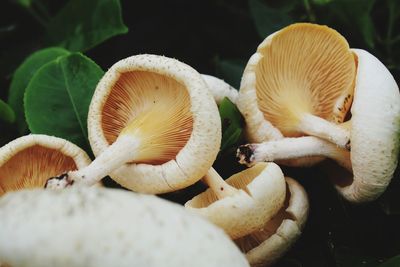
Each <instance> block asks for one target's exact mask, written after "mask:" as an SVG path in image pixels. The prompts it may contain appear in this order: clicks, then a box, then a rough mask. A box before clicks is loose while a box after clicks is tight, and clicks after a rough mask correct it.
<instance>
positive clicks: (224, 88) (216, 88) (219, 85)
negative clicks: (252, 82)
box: [201, 74, 239, 105]
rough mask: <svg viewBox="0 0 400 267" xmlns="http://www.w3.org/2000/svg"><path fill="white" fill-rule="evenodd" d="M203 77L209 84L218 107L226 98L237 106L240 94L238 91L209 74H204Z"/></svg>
mask: <svg viewBox="0 0 400 267" xmlns="http://www.w3.org/2000/svg"><path fill="white" fill-rule="evenodd" d="M201 76H202V77H203V79H204V81H205V82H206V83H207V86H208V89H209V90H210V92H211V94H212V95H213V97H214V99H215V102H217V105H219V104H220V103H221V101H222V100H223V99H224V98H225V97H227V98H228V99H229V100H230V101H231V102H232V103H234V104H236V101H237V98H238V94H239V91H238V90H236V89H235V88H233V87H232V86H231V85H229V84H228V83H226V82H225V81H223V80H221V79H219V78H217V77H214V76H211V75H207V74H202V75H201Z"/></svg>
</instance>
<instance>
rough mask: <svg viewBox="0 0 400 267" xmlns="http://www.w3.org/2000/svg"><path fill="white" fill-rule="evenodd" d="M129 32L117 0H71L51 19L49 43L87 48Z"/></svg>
mask: <svg viewBox="0 0 400 267" xmlns="http://www.w3.org/2000/svg"><path fill="white" fill-rule="evenodd" d="M126 32H128V28H127V27H126V26H125V25H124V23H123V22H122V16H121V6H120V3H119V1H118V0H85V1H82V0H71V1H69V2H68V3H67V5H66V6H65V7H64V8H63V9H62V10H61V11H60V12H59V13H58V14H57V15H56V16H55V17H54V18H53V19H52V20H51V21H50V23H49V26H48V28H47V43H48V44H49V45H56V46H62V47H65V48H67V49H68V50H70V51H86V50H88V49H90V48H92V47H94V46H96V45H98V44H100V43H102V42H103V41H105V40H107V39H109V38H111V37H112V36H115V35H118V34H123V33H126Z"/></svg>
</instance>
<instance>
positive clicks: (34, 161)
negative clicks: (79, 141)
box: [0, 134, 90, 196]
mask: <svg viewBox="0 0 400 267" xmlns="http://www.w3.org/2000/svg"><path fill="white" fill-rule="evenodd" d="M89 164H90V158H89V157H88V156H87V154H86V153H85V152H84V151H83V150H82V149H80V148H79V147H77V146H76V145H74V144H72V143H71V142H68V141H67V140H64V139H61V138H57V137H53V136H47V135H37V134H32V135H26V136H23V137H20V138H17V139H15V140H14V141H11V142H10V143H8V144H7V145H5V146H3V147H1V148H0V196H1V195H3V194H5V193H7V192H10V191H15V190H21V189H24V188H35V187H41V188H43V186H44V185H45V183H46V181H47V179H48V178H49V177H50V176H54V175H57V174H59V173H62V172H65V171H70V170H76V169H79V168H83V167H85V166H87V165H89Z"/></svg>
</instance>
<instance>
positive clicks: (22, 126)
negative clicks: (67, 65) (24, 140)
mask: <svg viewBox="0 0 400 267" xmlns="http://www.w3.org/2000/svg"><path fill="white" fill-rule="evenodd" d="M68 54H69V52H68V51H67V50H65V49H63V48H58V47H50V48H45V49H42V50H39V51H37V52H35V53H33V54H32V55H30V56H29V57H28V58H26V59H25V61H24V62H23V63H22V64H21V65H20V66H19V67H18V69H17V70H16V71H15V73H14V76H13V79H12V81H11V86H10V91H9V95H8V104H9V105H10V106H11V107H12V108H13V109H14V111H15V115H16V122H17V127H18V131H19V133H20V134H25V133H26V132H27V131H28V126H27V125H26V122H25V116H24V106H23V100H24V93H25V89H26V87H27V86H28V83H29V81H30V80H31V79H32V77H33V75H34V74H35V73H36V71H37V70H38V69H39V68H40V67H42V66H43V65H44V64H46V63H48V62H50V61H53V60H55V59H56V58H58V57H60V56H65V55H68Z"/></svg>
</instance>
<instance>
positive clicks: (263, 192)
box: [185, 163, 286, 239]
mask: <svg viewBox="0 0 400 267" xmlns="http://www.w3.org/2000/svg"><path fill="white" fill-rule="evenodd" d="M226 182H227V183H228V184H230V185H231V186H233V187H235V188H237V189H240V190H238V192H237V193H236V194H235V195H232V196H228V197H224V198H222V199H219V200H218V199H217V196H216V195H215V193H214V192H213V191H212V190H211V189H210V188H209V189H207V190H206V191H205V192H203V193H201V194H199V195H197V196H195V197H194V198H193V199H191V200H190V201H188V202H186V204H185V207H186V208H187V209H189V210H191V211H193V212H195V213H197V214H200V215H202V216H204V217H205V218H207V219H208V220H210V221H211V222H213V223H214V224H216V225H217V226H219V227H221V228H222V229H224V230H225V232H226V233H227V234H228V235H229V236H231V238H232V239H235V238H239V237H241V236H244V235H247V234H249V233H251V232H253V231H255V230H256V229H260V227H261V226H262V225H263V224H264V223H265V221H268V220H269V219H271V218H272V217H273V216H274V215H275V214H276V213H277V212H278V211H279V209H280V208H281V207H282V205H283V201H284V199H285V191H286V187H285V180H284V177H283V173H282V171H281V169H280V168H279V166H278V165H276V164H275V163H258V164H256V165H254V166H253V167H251V168H248V169H246V170H244V171H242V172H240V173H237V174H234V175H232V176H231V177H230V178H228V179H227V180H226Z"/></svg>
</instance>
